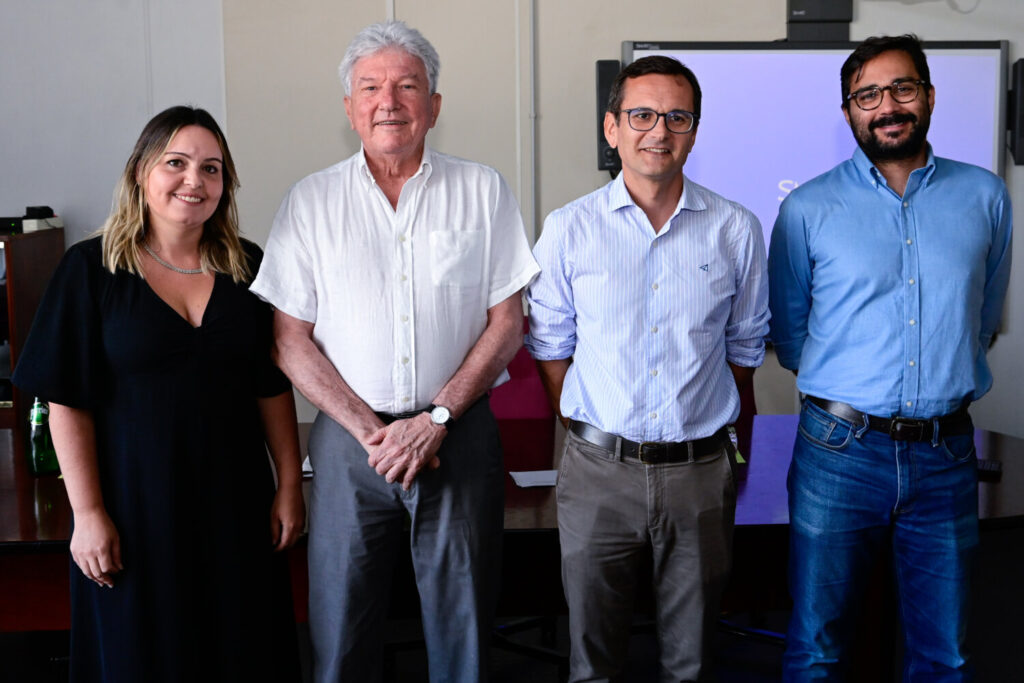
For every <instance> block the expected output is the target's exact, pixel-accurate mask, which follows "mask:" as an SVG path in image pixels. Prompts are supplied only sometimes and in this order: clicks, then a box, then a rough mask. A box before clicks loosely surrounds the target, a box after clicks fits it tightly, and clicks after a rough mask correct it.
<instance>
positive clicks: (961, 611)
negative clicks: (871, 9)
mask: <svg viewBox="0 0 1024 683" xmlns="http://www.w3.org/2000/svg"><path fill="white" fill-rule="evenodd" d="M841 82H842V94H843V104H842V106H843V112H844V114H845V115H846V119H847V122H848V123H849V124H850V127H851V129H852V130H853V133H854V137H855V138H856V140H857V143H858V145H859V147H860V149H858V150H857V151H856V152H854V155H853V158H852V159H850V160H849V161H846V162H843V163H842V164H840V165H839V166H837V167H836V168H834V169H832V170H831V171H829V172H828V173H825V174H824V175H822V176H819V177H818V178H815V179H814V180H811V181H810V182H808V183H806V184H804V185H803V186H801V187H799V188H798V189H797V190H795V191H794V192H793V193H792V194H791V195H790V196H789V197H788V198H787V199H786V201H785V202H783V204H782V207H781V209H780V211H779V217H778V220H777V221H776V223H775V228H774V231H773V233H772V243H771V253H770V259H769V263H770V265H769V272H770V274H771V308H772V316H773V317H772V325H771V328H772V332H771V337H772V340H773V341H774V343H775V348H776V350H777V352H778V357H779V362H780V363H781V364H782V365H783V366H784V367H786V368H790V369H791V370H793V371H799V376H798V379H797V384H798V386H799V388H800V391H801V392H802V393H804V394H805V395H806V397H805V400H804V405H803V409H802V411H801V415H800V429H799V434H798V436H797V439H796V444H795V446H794V449H793V462H792V465H791V467H790V471H789V511H790V562H789V583H790V591H791V593H792V595H793V603H794V606H793V615H792V619H791V621H790V626H789V631H788V643H787V649H786V655H785V665H784V680H786V681H808V680H830V681H834V680H843V678H842V676H843V675H844V672H845V669H846V668H847V666H848V664H849V662H847V661H846V659H847V654H848V652H847V648H846V646H847V644H848V642H849V640H850V639H851V636H852V633H851V630H852V621H853V618H854V616H855V610H856V607H857V605H858V604H859V603H860V601H861V599H862V597H863V593H864V590H865V584H866V582H867V576H868V574H869V573H870V572H871V570H872V568H873V566H874V562H875V561H876V558H878V557H880V556H884V555H887V554H890V553H891V555H892V558H893V563H894V575H895V576H896V580H897V589H898V591H897V592H898V595H899V605H900V608H899V614H900V618H901V621H902V627H903V628H902V630H903V634H904V642H905V647H904V651H905V657H904V660H905V661H904V666H903V668H904V680H907V681H917V680H928V681H965V680H970V679H971V676H972V674H971V671H970V666H969V665H970V662H969V660H968V659H967V654H966V652H965V651H964V647H963V645H964V635H965V631H966V618H967V611H968V606H969V600H968V590H967V589H968V585H969V582H970V566H971V561H972V558H973V556H974V551H975V548H976V546H977V543H978V517H977V515H978V493H977V474H976V464H975V453H974V439H973V434H974V429H973V425H972V423H971V418H970V415H968V413H967V406H968V404H970V402H971V401H974V400H975V399H977V398H979V397H980V396H982V395H983V394H984V393H985V392H987V391H988V390H989V388H990V387H991V386H992V373H991V372H990V371H989V367H988V364H987V363H986V362H985V351H986V350H987V349H988V346H989V343H990V342H991V340H992V336H993V334H994V333H995V331H996V327H997V325H998V322H999V316H1000V312H1001V310H1002V305H1003V296H1004V294H1005V293H1006V287H1007V282H1008V278H1009V272H1010V231H1011V216H1010V200H1009V196H1008V194H1007V191H1006V186H1005V185H1004V184H1003V182H1002V181H1001V180H1000V179H999V178H997V177H996V176H994V175H993V174H991V173H989V172H988V171H985V170H983V169H980V168H978V167H976V166H970V165H968V164H963V163H958V162H955V161H950V160H949V159H943V158H940V157H936V156H935V155H934V154H933V153H932V150H931V147H930V146H929V145H928V143H927V141H926V135H927V131H928V123H929V120H930V118H931V112H932V108H933V106H934V104H935V88H934V87H932V85H931V83H930V76H929V71H928V63H927V61H926V59H925V55H924V52H923V50H922V49H921V45H920V43H919V42H918V41H917V39H916V38H915V37H913V36H900V37H894V38H889V37H886V38H870V39H868V40H866V41H865V42H864V43H862V44H861V45H860V46H859V47H858V48H857V49H856V50H855V51H854V52H853V54H851V55H850V57H849V58H848V59H847V61H846V63H845V64H844V65H843V67H842V70H841Z"/></svg>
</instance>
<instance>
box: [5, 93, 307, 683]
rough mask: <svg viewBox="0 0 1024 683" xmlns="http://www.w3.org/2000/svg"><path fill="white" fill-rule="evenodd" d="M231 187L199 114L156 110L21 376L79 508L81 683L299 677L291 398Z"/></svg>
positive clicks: (52, 290)
mask: <svg viewBox="0 0 1024 683" xmlns="http://www.w3.org/2000/svg"><path fill="white" fill-rule="evenodd" d="M237 185H238V183H237V180H236V175H235V168H234V164H233V163H232V160H231V155H230V152H229V151H228V147H227V143H226V142H225V140H224V136H223V134H222V133H221V131H220V128H219V127H218V126H217V124H216V122H215V121H214V120H213V118H212V117H211V116H210V115H209V114H208V113H207V112H205V111H203V110H202V109H193V108H191V107H173V108H171V109H168V110H166V111H164V112H162V113H160V114H158V115H157V116H156V117H154V118H153V120H151V121H150V122H149V123H148V124H147V125H146V128H145V130H143V131H142V135H141V136H140V138H139V140H138V142H137V143H136V145H135V150H134V152H133V153H132V156H131V158H130V159H129V160H128V163H127V165H126V166H125V170H124V174H123V176H122V178H121V181H120V184H119V186H118V190H117V193H116V198H115V204H116V206H115V209H114V212H113V214H112V215H111V216H110V217H109V218H108V219H107V222H106V223H105V225H104V227H103V230H102V234H101V236H99V237H96V238H93V239H88V240H85V241H83V242H80V243H78V244H76V245H74V246H72V247H71V248H70V249H69V250H68V252H67V254H65V256H64V260H63V261H62V262H61V265H60V267H59V268H58V269H57V272H56V273H55V274H54V276H53V279H52V280H51V283H50V285H49V287H48V289H47V292H46V295H45V296H44V298H43V301H42V303H41V305H40V308H39V312H38V313H37V315H36V320H35V322H34V324H33V328H32V332H31V334H30V336H29V339H28V342H27V344H26V349H25V352H24V354H23V355H22V356H21V358H20V359H19V363H18V367H17V369H16V371H15V374H14V381H15V383H16V384H17V385H18V386H19V387H20V388H21V389H22V390H23V391H25V392H26V393H28V394H30V395H36V396H39V397H41V398H43V399H45V400H48V401H50V427H51V430H52V432H53V440H54V444H55V446H56V449H57V456H58V459H59V461H60V465H61V470H62V472H63V473H64V480H65V483H66V484H67V490H68V497H69V499H70V501H71V507H72V511H73V514H74V532H73V534H72V537H71V555H72V558H73V560H74V563H75V564H76V565H77V567H78V569H76V568H75V567H72V580H71V600H72V630H71V679H72V681H104V682H105V683H117V682H121V681H147V682H148V681H197V680H211V681H212V680H216V681H253V680H274V681H282V680H284V681H287V680H294V679H295V678H296V677H297V674H298V659H297V654H296V653H297V649H296V644H295V627H294V619H293V616H292V612H291V598H290V592H289V584H288V573H287V572H288V570H287V565H286V562H285V559H286V558H285V555H284V554H283V553H280V552H277V553H275V552H274V551H280V550H282V549H284V548H285V547H287V546H288V545H290V544H292V543H293V542H294V541H295V540H296V538H297V537H298V535H299V534H300V533H301V531H302V527H303V520H304V507H303V502H302V493H301V489H300V485H301V470H300V459H299V445H298V437H297V429H296V423H295V407H294V403H293V400H292V394H291V389H290V386H289V384H288V382H287V380H286V379H285V377H284V376H283V375H282V374H281V373H280V372H279V371H278V369H277V368H276V367H275V366H274V365H273V363H272V361H271V357H270V354H271V344H272V329H271V325H272V313H271V311H270V308H269V307H268V306H267V305H266V304H265V303H263V302H261V301H260V300H259V299H257V298H256V297H255V296H254V295H253V294H251V293H250V292H249V290H248V283H249V282H250V281H251V279H252V277H253V276H254V275H255V273H256V271H257V270H258V268H259V264H260V259H261V257H262V252H261V251H260V250H259V248H258V247H256V246H255V245H253V244H251V243H249V242H246V241H243V240H241V239H240V238H239V236H238V225H237V218H236V215H237V213H236V209H235V201H234V191H235V189H236V187H237ZM268 447H269V451H270V454H271V456H272V458H273V461H274V464H275V465H276V470H277V478H278V487H277V489H276V492H275V489H274V480H273V471H272V467H271V464H270V459H269V458H268V457H267V450H268ZM79 570H80V571H79Z"/></svg>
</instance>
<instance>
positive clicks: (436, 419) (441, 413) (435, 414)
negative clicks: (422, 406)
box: [430, 406, 452, 425]
mask: <svg viewBox="0 0 1024 683" xmlns="http://www.w3.org/2000/svg"><path fill="white" fill-rule="evenodd" d="M451 416H452V414H451V411H449V410H448V409H447V408H445V407H444V406H434V409H433V410H431V411H430V421H431V422H433V423H434V424H438V425H443V424H444V423H445V422H447V421H448V419H449V418H450V417H451Z"/></svg>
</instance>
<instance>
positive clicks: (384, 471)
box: [367, 413, 448, 491]
mask: <svg viewBox="0 0 1024 683" xmlns="http://www.w3.org/2000/svg"><path fill="white" fill-rule="evenodd" d="M447 433H448V430H447V429H445V428H444V427H443V426H441V425H436V424H434V423H433V422H431V421H430V416H429V415H428V414H427V413H420V414H419V415H416V416H415V417H410V418H408V419H405V420H396V421H395V422H392V423H391V424H389V425H387V426H385V427H382V428H381V429H379V430H377V431H376V432H374V433H373V434H372V435H371V436H370V438H369V439H367V445H368V446H370V447H371V448H369V449H367V450H369V451H370V457H369V458H368V460H367V462H368V463H369V464H370V467H372V468H374V469H375V470H376V471H377V474H379V475H382V476H383V477H384V478H385V479H386V480H387V482H388V483H389V484H393V483H394V482H396V481H398V480H399V479H401V481H402V488H403V489H405V490H406V491H408V490H409V487H411V486H412V481H413V479H415V478H416V475H417V474H419V472H420V470H422V469H423V468H424V467H430V468H431V469H435V470H436V469H437V468H438V467H440V466H441V461H440V459H438V457H437V455H436V453H437V450H438V449H439V448H440V447H441V442H442V441H444V437H445V435H446V434H447ZM374 446H375V447H376V448H373V447H374Z"/></svg>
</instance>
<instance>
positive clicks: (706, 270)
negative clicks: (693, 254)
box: [697, 263, 710, 273]
mask: <svg viewBox="0 0 1024 683" xmlns="http://www.w3.org/2000/svg"><path fill="white" fill-rule="evenodd" d="M709 265H710V264H708V263H705V264H704V265H703V266H697V267H698V268H700V269H701V270H703V271H704V272H705V273H706V272H708V266H709Z"/></svg>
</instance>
